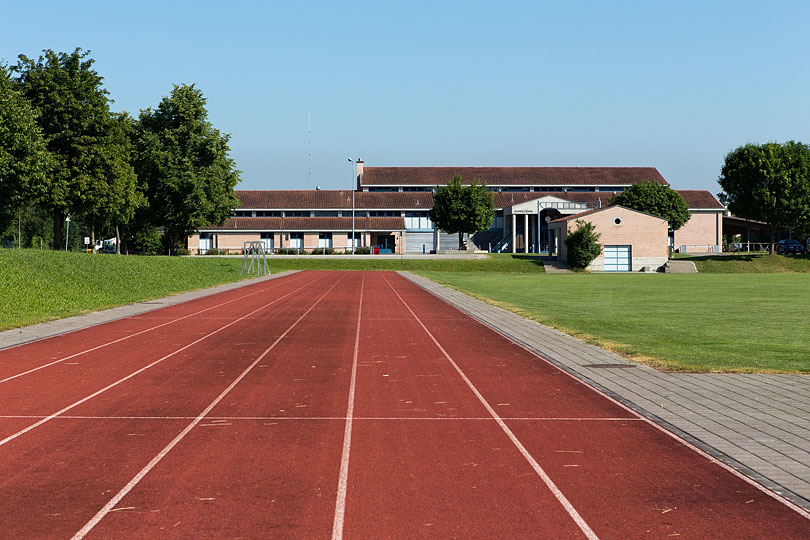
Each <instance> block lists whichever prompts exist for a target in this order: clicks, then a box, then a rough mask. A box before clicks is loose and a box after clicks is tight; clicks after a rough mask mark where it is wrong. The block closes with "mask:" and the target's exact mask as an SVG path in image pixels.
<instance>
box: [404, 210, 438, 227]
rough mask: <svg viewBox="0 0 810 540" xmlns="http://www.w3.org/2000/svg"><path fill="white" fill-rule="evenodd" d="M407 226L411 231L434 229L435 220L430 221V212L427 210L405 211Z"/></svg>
mask: <svg viewBox="0 0 810 540" xmlns="http://www.w3.org/2000/svg"><path fill="white" fill-rule="evenodd" d="M405 228H406V229H407V230H409V231H416V230H432V229H433V222H431V221H430V212H429V211H427V210H418V211H414V212H405Z"/></svg>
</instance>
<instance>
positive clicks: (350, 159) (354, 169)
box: [349, 158, 357, 255]
mask: <svg viewBox="0 0 810 540" xmlns="http://www.w3.org/2000/svg"><path fill="white" fill-rule="evenodd" d="M349 163H351V164H352V255H354V248H355V245H354V241H355V240H354V183H355V182H356V181H357V173H356V172H355V171H356V170H357V169H356V168H355V167H356V165H355V163H354V160H353V159H352V158H349Z"/></svg>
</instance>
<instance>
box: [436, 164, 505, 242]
mask: <svg viewBox="0 0 810 540" xmlns="http://www.w3.org/2000/svg"><path fill="white" fill-rule="evenodd" d="M493 217H495V203H494V202H493V199H492V193H490V192H489V191H487V187H486V185H484V184H483V183H481V181H480V180H477V179H475V180H473V181H472V183H471V184H470V185H469V186H465V185H464V184H463V182H462V178H461V175H460V174H456V175H454V176H453V178H452V179H451V180H450V181H449V182H448V183H447V185H446V186H443V187H441V188H439V189H438V191H436V193H434V194H433V208H431V210H430V219H431V221H433V223H435V224H436V226H437V227H438V228H439V229H441V230H443V231H445V232H449V233H458V248H459V249H463V248H464V233H467V234H472V233H475V232H477V231H482V230H485V229H487V228H489V225H490V223H492V218H493Z"/></svg>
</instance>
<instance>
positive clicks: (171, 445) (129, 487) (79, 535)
mask: <svg viewBox="0 0 810 540" xmlns="http://www.w3.org/2000/svg"><path fill="white" fill-rule="evenodd" d="M342 280H343V276H341V278H340V279H338V280H337V281H336V282H335V283H334V284H333V285H332V286H331V287H329V288H328V289H327V290H326V292H325V293H323V294H322V295H321V296H320V298H318V299H317V300H316V301H315V303H314V304H312V305H311V306H310V307H309V309H307V310H306V311H305V312H304V314H303V315H301V316H300V317H298V319H297V320H296V321H295V322H294V323H292V325H290V327H289V328H287V330H285V331H284V333H283V334H281V335H280V336H279V337H278V338H277V339H276V340H275V341H274V342H273V343H272V344H271V345H270V346H269V347H267V349H265V350H264V352H263V353H262V354H261V355H259V357H258V358H256V360H254V361H253V363H252V364H250V365H249V366H248V367H247V369H245V370H244V371H243V372H242V373H241V374H240V375H239V376H238V377H237V378H236V379H234V380H233V382H231V384H229V385H228V387H227V388H226V389H225V390H223V391H222V393H221V394H220V395H219V396H217V398H216V399H214V401H212V402H211V403H210V404H209V405H208V406H207V407H206V408H205V409H204V410H203V411H202V412H201V413H200V414H199V415H197V417H196V418H194V420H192V421H191V423H190V424H189V425H187V426H186V427H185V429H183V431H181V432H180V433H179V434H178V435H177V436H176V437H175V438H174V439H172V441H171V442H170V443H169V444H167V445H166V446H165V447H164V448H163V450H161V451H160V452H159V453H158V454H157V455H156V456H155V457H153V458H152V460H151V461H150V462H149V463H147V464H146V466H145V467H144V468H143V469H141V470H140V472H138V474H136V475H135V476H134V477H133V478H132V480H130V481H129V482H128V483H127V485H125V486H124V487H123V488H121V491H119V492H118V493H116V494H115V496H114V497H113V498H112V499H110V500H109V502H107V504H105V505H104V507H103V508H102V509H101V510H99V511H98V512H97V513H96V515H95V516H93V517H92V518H91V519H90V521H88V522H87V523H86V524H85V525H84V527H82V528H81V529H80V530H79V532H77V533H76V534H75V535H73V539H72V540H81V539H82V538H84V537H85V536H86V535H87V533H89V532H90V531H91V530H92V529H93V527H95V526H96V525H97V524H98V522H99V521H101V520H102V519H103V518H104V516H106V515H107V514H108V513H110V511H111V510H112V509H113V508H115V506H116V505H117V504H118V503H119V502H120V501H121V499H123V498H124V497H125V496H126V494H127V493H129V492H130V491H131V490H132V488H134V487H135V486H136V485H138V483H139V482H140V481H141V480H142V479H143V478H144V476H146V475H147V474H149V471H151V470H152V469H154V468H155V466H156V465H157V464H158V463H160V460H162V459H163V458H164V457H166V454H168V453H169V452H170V451H171V450H172V448H174V447H175V446H177V444H178V443H179V442H180V441H181V440H183V438H184V437H185V436H186V435H188V433H189V432H190V431H191V430H192V429H194V426H196V425H197V424H199V423H200V422H201V421H202V420H203V418H205V415H207V414H208V413H209V412H210V411H211V410H212V409H213V408H214V407H216V406H217V404H218V403H219V402H220V401H222V400H223V399H224V398H225V396H227V395H228V393H229V392H230V391H231V390H233V388H234V387H235V386H236V385H237V384H239V382H240V381H241V380H242V379H244V378H245V377H246V376H247V374H248V373H249V372H250V370H252V369H253V368H254V367H255V366H256V365H257V364H258V363H259V362H261V361H262V360H263V359H264V357H265V356H267V354H268V353H270V351H272V350H273V349H274V348H275V346H276V345H278V344H279V342H281V340H282V339H284V338H285V337H286V336H287V334H289V333H290V332H291V331H292V329H293V328H295V327H296V326H297V325H298V323H300V322H301V321H302V320H303V318H304V317H306V316H307V315H309V313H310V312H311V311H312V310H313V309H315V306H317V305H318V304H319V303H320V302H321V300H323V299H324V298H325V297H326V295H327V294H329V293H330V292H331V291H332V290H333V289H334V288H335V287H336V286H337V284H338V283H340V282H341V281H342Z"/></svg>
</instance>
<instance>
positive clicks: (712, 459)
mask: <svg viewBox="0 0 810 540" xmlns="http://www.w3.org/2000/svg"><path fill="white" fill-rule="evenodd" d="M473 320H475V319H473ZM498 334H500V335H502V336H503V337H504V338H506V339H507V340H509V341H510V342H512V343H514V344H515V345H517V346H518V347H520V348H521V349H523V350H524V351H526V352H528V353H530V354H531V355H533V356H535V357H536V358H538V359H540V360H542V361H543V362H546V363H547V364H548V365H550V366H552V367H554V368H556V369H557V370H559V371H560V373H564V374H565V375H567V376H569V377H571V378H572V379H573V380H575V381H576V382H578V383H580V384H584V385H585V386H587V387H588V388H590V389H591V390H593V391H594V392H596V393H597V394H598V395H600V396H602V397H604V398H605V399H607V400H609V401H611V402H613V403H615V404H616V405H618V406H619V407H621V408H622V409H624V410H625V411H627V412H629V413H630V414H632V415H633V416H634V417H636V418H637V419H638V420H639V421H641V422H645V423H646V424H649V425H650V426H652V427H654V428H655V429H657V430H658V431H660V432H661V433H663V434H665V435H667V436H668V437H671V438H672V439H675V441H676V442H679V443H681V444H683V445H684V446H686V447H687V448H689V449H691V450H692V451H694V452H695V453H697V454H698V455H700V456H703V457H704V458H705V459H706V460H708V461H709V462H711V463H714V464H715V465H719V466H720V467H721V468H722V469H725V470H726V471H728V472H730V473H731V474H732V475H734V476H736V477H737V478H739V479H740V480H743V481H744V482H745V483H746V484H749V485H750V486H752V487H754V488H756V489H757V490H759V491H761V492H762V493H764V494H765V495H767V496H769V497H771V498H772V499H774V500H776V501H778V502H780V503H782V504H784V505H785V506H787V507H788V508H790V509H791V510H793V511H794V512H796V513H797V514H799V515H800V516H802V517H804V518H806V519H810V512H808V511H807V510H805V509H804V508H802V507H801V506H799V505H797V504H795V503H793V502H792V501H790V500H788V499H786V498H784V497H783V496H782V495H781V494H779V493H776V492H774V491H773V490H771V489H770V488H767V487H765V486H763V485H762V484H760V483H759V482H757V481H756V480H754V479H753V478H751V477H749V476H747V475H745V474H743V473H741V472H740V471H738V470H737V469H735V468H734V467H732V466H731V465H728V464H727V463H724V462H722V461H720V460H719V459H717V458H716V457H714V456H713V455H711V454H709V453H708V452H706V451H705V450H703V449H701V448H700V447H698V446H695V445H694V444H692V443H691V442H689V441H687V440H686V439H684V438H683V437H681V436H680V435H678V434H676V433H673V432H671V431H669V430H668V429H666V428H665V427H663V426H660V425H658V424H657V423H656V422H654V421H653V420H650V419H649V418H647V417H646V416H644V415H642V414H641V413H639V412H637V411H634V410H633V409H631V408H630V407H628V406H627V405H625V404H624V403H622V402H621V401H619V400H617V399H614V398H613V397H612V396H610V395H608V394H606V393H605V392H603V391H601V390H600V389H599V388H597V387H595V386H592V385H591V384H590V383H589V382H587V381H585V380H582V379H579V378H577V377H575V376H574V375H573V374H572V373H568V372H567V371H566V370H564V369H562V368H561V367H559V366H557V365H555V364H553V363H552V362H550V361H548V360H547V359H545V358H543V357H542V356H540V355H539V354H537V353H536V352H534V351H532V350H531V349H529V348H528V347H526V346H524V345H522V344H520V343H518V342H517V341H515V340H514V339H512V338H510V337H509V336H507V335H505V334H501V333H500V332H498ZM676 427H677V426H676ZM687 433H688V432H687ZM707 444H708V443H707ZM743 465H745V464H744V463H743ZM760 474H761V473H760ZM762 476H763V477H765V478H767V476H766V475H764V474H763V475H762ZM775 483H777V484H778V482H775Z"/></svg>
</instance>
